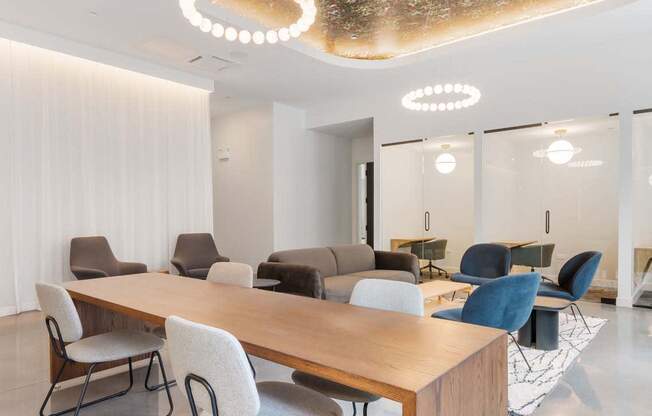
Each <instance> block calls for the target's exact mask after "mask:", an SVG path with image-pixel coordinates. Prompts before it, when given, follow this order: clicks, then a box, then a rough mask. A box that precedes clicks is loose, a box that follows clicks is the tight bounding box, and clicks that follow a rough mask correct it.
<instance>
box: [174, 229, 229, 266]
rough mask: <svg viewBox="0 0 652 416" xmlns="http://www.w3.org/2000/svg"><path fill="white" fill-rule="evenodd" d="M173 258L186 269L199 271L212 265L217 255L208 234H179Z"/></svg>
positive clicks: (211, 238)
mask: <svg viewBox="0 0 652 416" xmlns="http://www.w3.org/2000/svg"><path fill="white" fill-rule="evenodd" d="M174 257H176V258H178V259H180V260H181V261H182V262H183V264H184V266H185V267H186V268H187V269H199V268H208V267H210V266H211V265H212V264H214V263H215V262H216V261H217V259H218V257H219V253H218V251H217V247H216V246H215V240H213V236H212V235H211V234H209V233H196V234H179V237H177V246H176V248H175V249H174Z"/></svg>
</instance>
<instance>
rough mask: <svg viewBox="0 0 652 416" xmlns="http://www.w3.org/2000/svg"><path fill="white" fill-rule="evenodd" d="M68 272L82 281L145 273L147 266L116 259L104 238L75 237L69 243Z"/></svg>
mask: <svg viewBox="0 0 652 416" xmlns="http://www.w3.org/2000/svg"><path fill="white" fill-rule="evenodd" d="M70 270H71V271H72V273H73V274H74V275H75V277H76V278H77V279H78V280H84V279H95V278H98V277H108V276H120V275H125V274H137V273H147V266H146V265H145V264H143V263H131V262H125V261H119V260H118V259H116V257H115V255H114V254H113V251H112V250H111V246H110V245H109V242H108V240H107V239H106V237H101V236H99V237H77V238H73V239H72V240H71V241H70Z"/></svg>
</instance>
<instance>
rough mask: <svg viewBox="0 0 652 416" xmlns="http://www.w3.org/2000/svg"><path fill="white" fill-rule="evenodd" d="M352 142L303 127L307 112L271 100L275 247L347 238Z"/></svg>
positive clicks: (339, 241)
mask: <svg viewBox="0 0 652 416" xmlns="http://www.w3.org/2000/svg"><path fill="white" fill-rule="evenodd" d="M351 151H352V149H351V141H350V140H348V139H343V138H339V137H334V136H330V135H327V134H324V133H320V132H316V131H310V130H306V128H305V112H304V111H303V110H299V109H296V108H293V107H289V106H286V105H282V104H278V103H275V104H274V248H275V249H276V250H283V249H292V248H300V247H313V246H325V245H335V244H346V243H350V242H351V240H350V235H351V233H350V230H351V222H352V220H351V218H352V212H351V177H352V167H351Z"/></svg>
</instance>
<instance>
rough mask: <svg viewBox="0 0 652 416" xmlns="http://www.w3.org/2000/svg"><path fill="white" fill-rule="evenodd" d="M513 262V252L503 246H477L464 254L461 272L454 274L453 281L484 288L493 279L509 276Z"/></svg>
mask: <svg viewBox="0 0 652 416" xmlns="http://www.w3.org/2000/svg"><path fill="white" fill-rule="evenodd" d="M511 261H512V255H511V251H510V250H509V248H507V247H505V246H503V245H501V244H476V245H473V246H471V247H469V248H468V249H467V250H466V252H464V255H463V256H462V262H461V264H460V272H459V273H455V274H453V276H452V277H451V280H452V281H454V282H458V283H467V284H470V285H473V286H482V285H483V284H485V283H487V282H490V281H492V280H493V279H496V278H498V277H503V276H507V275H508V274H509V270H510V268H511V264H512V263H511Z"/></svg>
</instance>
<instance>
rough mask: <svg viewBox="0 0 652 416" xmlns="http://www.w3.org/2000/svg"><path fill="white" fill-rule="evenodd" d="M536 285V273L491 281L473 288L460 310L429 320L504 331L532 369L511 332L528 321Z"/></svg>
mask: <svg viewBox="0 0 652 416" xmlns="http://www.w3.org/2000/svg"><path fill="white" fill-rule="evenodd" d="M540 281H541V275H540V274H539V273H525V274H516V275H512V276H505V277H500V278H497V279H493V280H491V281H490V282H487V283H485V284H483V285H482V286H480V287H479V288H477V289H476V290H475V291H474V292H473V293H472V294H471V296H469V298H468V299H467V301H466V303H465V304H464V307H463V308H457V309H445V310H443V311H439V312H435V313H433V314H432V317H433V318H440V319H447V320H450V321H459V322H465V323H469V324H475V325H481V326H488V327H491V328H498V329H504V330H505V331H507V333H508V334H509V336H510V337H511V338H512V340H513V341H514V343H515V344H516V346H517V347H518V350H519V351H520V352H521V355H522V356H523V359H524V360H525V363H526V364H527V366H528V368H530V369H532V368H531V367H530V363H528V361H527V358H525V354H523V351H522V350H521V346H520V345H518V342H516V339H515V338H514V336H513V335H512V332H514V331H518V330H519V329H521V327H522V326H523V325H525V323H526V322H527V321H528V319H529V318H530V314H531V313H532V307H533V306H534V302H535V300H536V297H537V290H538V289H539V283H540Z"/></svg>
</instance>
